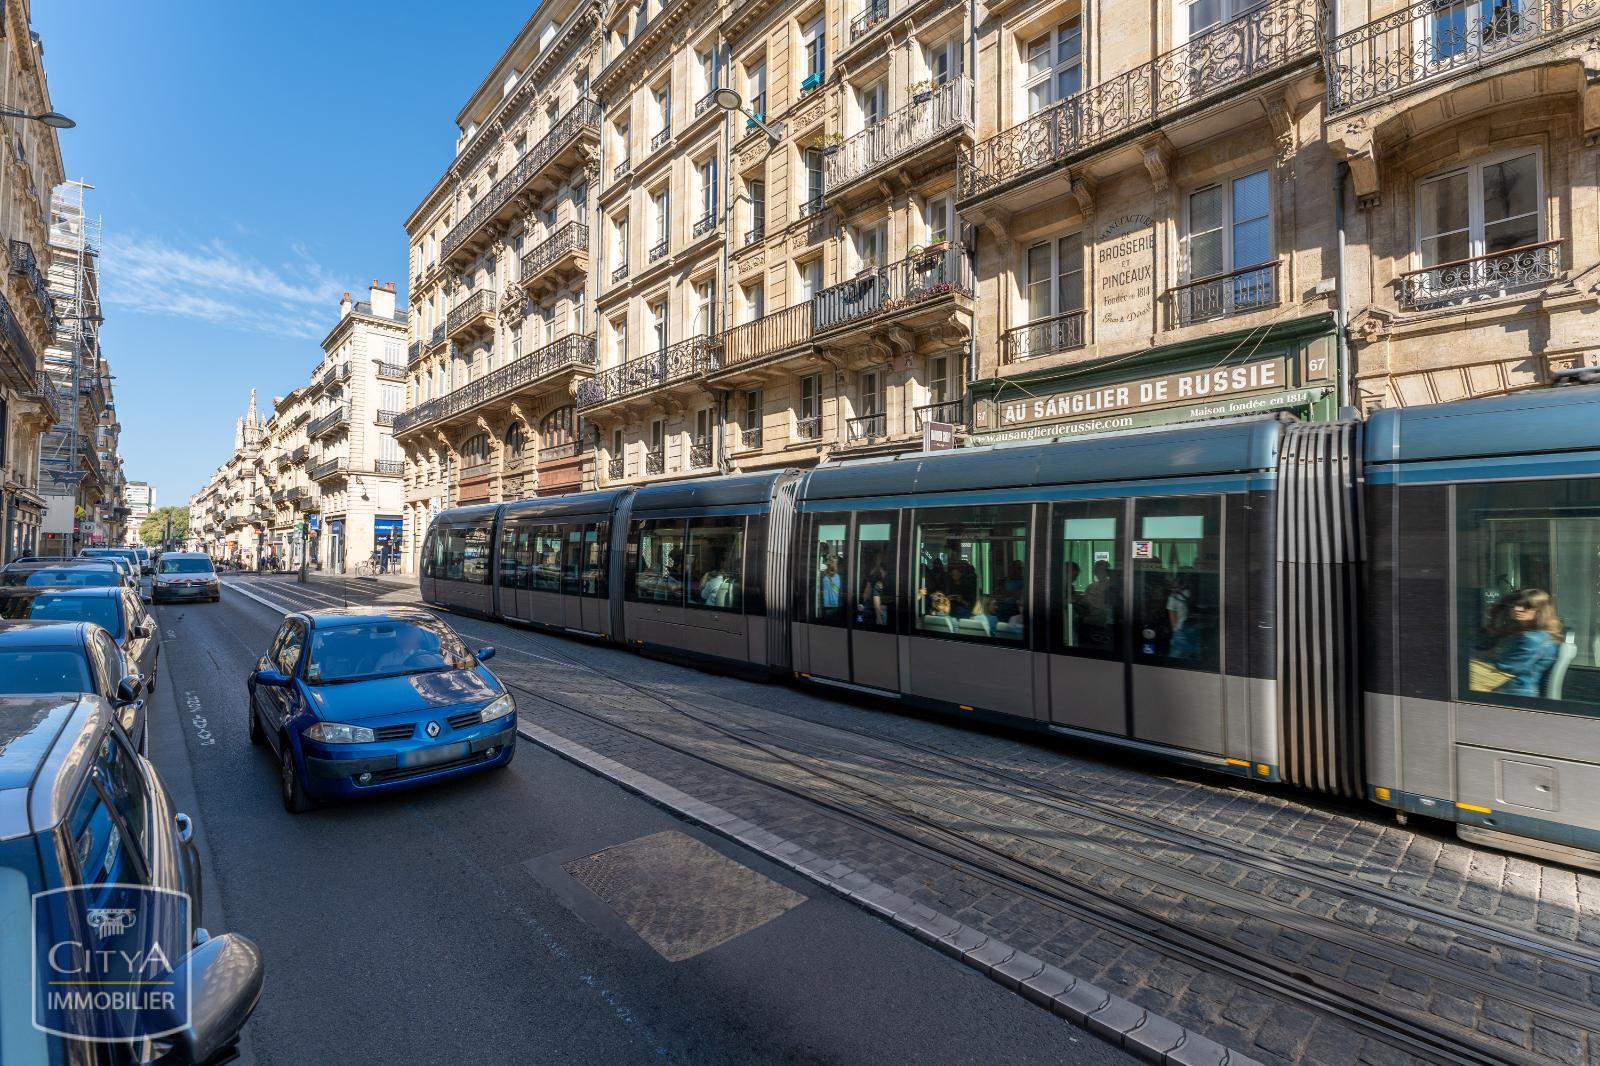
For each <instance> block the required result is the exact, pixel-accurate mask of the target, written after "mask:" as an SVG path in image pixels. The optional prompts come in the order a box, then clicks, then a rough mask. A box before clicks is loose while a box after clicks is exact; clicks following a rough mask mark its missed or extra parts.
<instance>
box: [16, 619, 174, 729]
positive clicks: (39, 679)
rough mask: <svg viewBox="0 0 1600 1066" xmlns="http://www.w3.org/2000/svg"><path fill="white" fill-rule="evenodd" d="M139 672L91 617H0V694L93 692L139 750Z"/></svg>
mask: <svg viewBox="0 0 1600 1066" xmlns="http://www.w3.org/2000/svg"><path fill="white" fill-rule="evenodd" d="M143 690H144V678H142V677H140V676H139V675H138V674H136V673H133V672H132V671H129V670H128V669H127V667H126V666H125V665H124V664H123V658H122V649H121V648H119V647H118V646H117V642H116V640H115V639H113V638H112V636H111V634H110V633H109V632H107V631H106V629H105V628H103V627H102V626H99V625H96V624H95V623H93V622H42V621H41V622H35V621H31V620H30V621H25V622H21V621H0V695H6V696H12V695H17V696H38V695H58V696H63V695H76V694H82V693H89V694H91V695H95V696H99V697H100V698H101V699H103V700H105V701H106V702H107V703H108V704H110V705H111V706H112V707H113V708H114V709H115V710H116V712H117V723H118V724H119V725H120V726H122V730H123V732H125V733H127V734H128V736H129V737H131V738H132V739H133V741H134V743H135V744H137V745H138V747H139V750H140V751H141V752H143V751H148V750H149V747H150V731H149V728H148V725H147V715H146V712H145V704H144V700H143V699H141V698H140V695H141V693H142V692H143Z"/></svg>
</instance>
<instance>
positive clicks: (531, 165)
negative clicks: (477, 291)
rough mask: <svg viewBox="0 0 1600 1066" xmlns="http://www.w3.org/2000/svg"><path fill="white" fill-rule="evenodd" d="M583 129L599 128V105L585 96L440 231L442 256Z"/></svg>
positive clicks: (469, 234) (506, 201) (518, 189)
mask: <svg viewBox="0 0 1600 1066" xmlns="http://www.w3.org/2000/svg"><path fill="white" fill-rule="evenodd" d="M586 129H587V130H589V131H591V132H595V133H598V132H599V129H600V105H599V104H598V103H596V102H595V101H594V100H591V99H590V98H589V97H587V96H585V97H583V98H582V99H580V100H579V101H578V102H577V103H575V104H573V105H572V106H571V107H570V108H568V109H567V113H566V114H564V115H562V116H561V117H560V118H558V119H556V122H555V125H554V126H551V127H550V132H549V133H547V134H545V135H544V137H543V139H541V140H540V141H539V143H538V144H536V145H534V146H533V148H532V149H530V150H529V151H528V152H527V154H525V155H524V156H523V157H522V158H521V159H519V160H517V163H516V165H515V166H513V167H512V168H511V170H510V172H509V173H507V174H506V176H505V177H503V178H501V179H500V180H499V181H497V182H495V183H494V185H493V187H492V188H490V189H489V191H488V192H486V193H484V195H483V199H481V200H479V201H478V202H477V203H476V204H474V205H473V206H472V209H471V210H470V211H468V212H467V213H466V215H465V216H464V217H463V218H462V219H461V221H460V222H457V223H456V224H455V225H454V226H452V227H450V232H448V233H446V234H445V235H444V241H443V242H442V244H441V246H440V247H441V249H442V251H443V254H444V257H445V258H446V259H448V258H449V257H450V256H451V255H452V254H453V253H454V252H455V251H456V249H457V248H460V247H461V246H462V245H463V244H465V243H466V242H467V240H468V239H469V238H470V237H471V236H472V235H473V234H475V233H477V232H478V230H480V229H482V228H483V225H484V223H486V222H488V221H489V219H491V218H493V217H494V216H495V215H496V214H498V213H499V212H500V210H501V208H503V207H505V206H506V204H508V203H509V202H510V201H511V199H512V197H514V196H516V195H517V193H519V192H521V191H522V188H523V186H525V185H527V184H528V182H530V181H532V180H533V179H534V177H535V176H537V175H538V173H539V172H540V171H541V170H543V169H544V168H545V167H546V166H547V165H549V163H550V161H551V160H552V159H554V158H555V157H556V155H557V154H558V153H559V152H560V151H561V150H562V149H563V148H565V147H566V146H567V144H568V143H570V142H571V141H572V139H573V138H575V137H576V136H577V135H578V134H579V133H581V132H583V131H584V130H586Z"/></svg>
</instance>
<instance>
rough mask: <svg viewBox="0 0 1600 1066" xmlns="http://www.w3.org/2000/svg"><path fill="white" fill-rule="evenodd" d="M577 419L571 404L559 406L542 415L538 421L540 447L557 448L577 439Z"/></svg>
mask: <svg viewBox="0 0 1600 1066" xmlns="http://www.w3.org/2000/svg"><path fill="white" fill-rule="evenodd" d="M577 428H578V421H577V418H576V417H574V409H573V407H572V405H571V404H568V405H567V406H566V407H559V408H557V409H556V410H554V411H551V412H550V413H549V414H547V415H545V416H544V419H543V420H542V421H541V422H540V423H539V445H540V447H541V448H558V447H561V446H562V445H567V444H571V443H572V442H573V441H574V440H576V439H577Z"/></svg>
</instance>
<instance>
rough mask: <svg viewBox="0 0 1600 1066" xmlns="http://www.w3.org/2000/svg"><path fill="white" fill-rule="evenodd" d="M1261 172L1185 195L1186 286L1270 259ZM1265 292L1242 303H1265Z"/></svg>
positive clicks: (1268, 215)
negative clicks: (1189, 283)
mask: <svg viewBox="0 0 1600 1066" xmlns="http://www.w3.org/2000/svg"><path fill="white" fill-rule="evenodd" d="M1269 192H1270V186H1269V182H1268V180H1267V172H1266V171H1264V170H1260V171H1257V172H1256V173H1254V174H1247V175H1245V176H1244V177H1242V178H1235V179H1233V180H1232V181H1230V182H1222V183H1219V184H1217V185H1211V186H1208V187H1206V188H1204V189H1200V190H1197V191H1195V192H1192V193H1190V194H1189V218H1188V234H1187V235H1186V236H1185V237H1184V243H1185V245H1186V247H1187V251H1188V277H1189V278H1190V280H1200V279H1204V278H1212V277H1218V276H1220V275H1223V274H1231V273H1235V272H1238V271H1243V270H1246V269H1248V268H1249V267H1253V266H1258V265H1260V264H1262V263H1266V262H1268V261H1269V260H1271V259H1272V218H1271V202H1270V197H1269ZM1270 288H1271V284H1270V282H1268V283H1267V291H1265V292H1261V293H1254V294H1252V295H1250V296H1249V297H1248V298H1249V299H1251V300H1253V301H1254V302H1256V303H1258V304H1259V303H1270V302H1271V299H1270V295H1271V293H1270Z"/></svg>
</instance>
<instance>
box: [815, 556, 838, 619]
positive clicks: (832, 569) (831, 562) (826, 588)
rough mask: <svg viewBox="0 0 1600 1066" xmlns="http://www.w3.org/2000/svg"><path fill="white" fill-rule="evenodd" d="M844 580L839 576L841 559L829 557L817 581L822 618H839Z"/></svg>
mask: <svg viewBox="0 0 1600 1066" xmlns="http://www.w3.org/2000/svg"><path fill="white" fill-rule="evenodd" d="M842 584H843V579H842V578H841V577H840V576H839V557H838V556H837V555H829V556H827V557H826V559H825V560H824V562H823V564H822V573H821V574H820V575H819V576H818V579H817V600H818V602H819V604H820V605H821V607H822V617H823V618H829V619H834V618H838V617H839V602H840V596H839V591H840V587H841V585H842Z"/></svg>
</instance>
